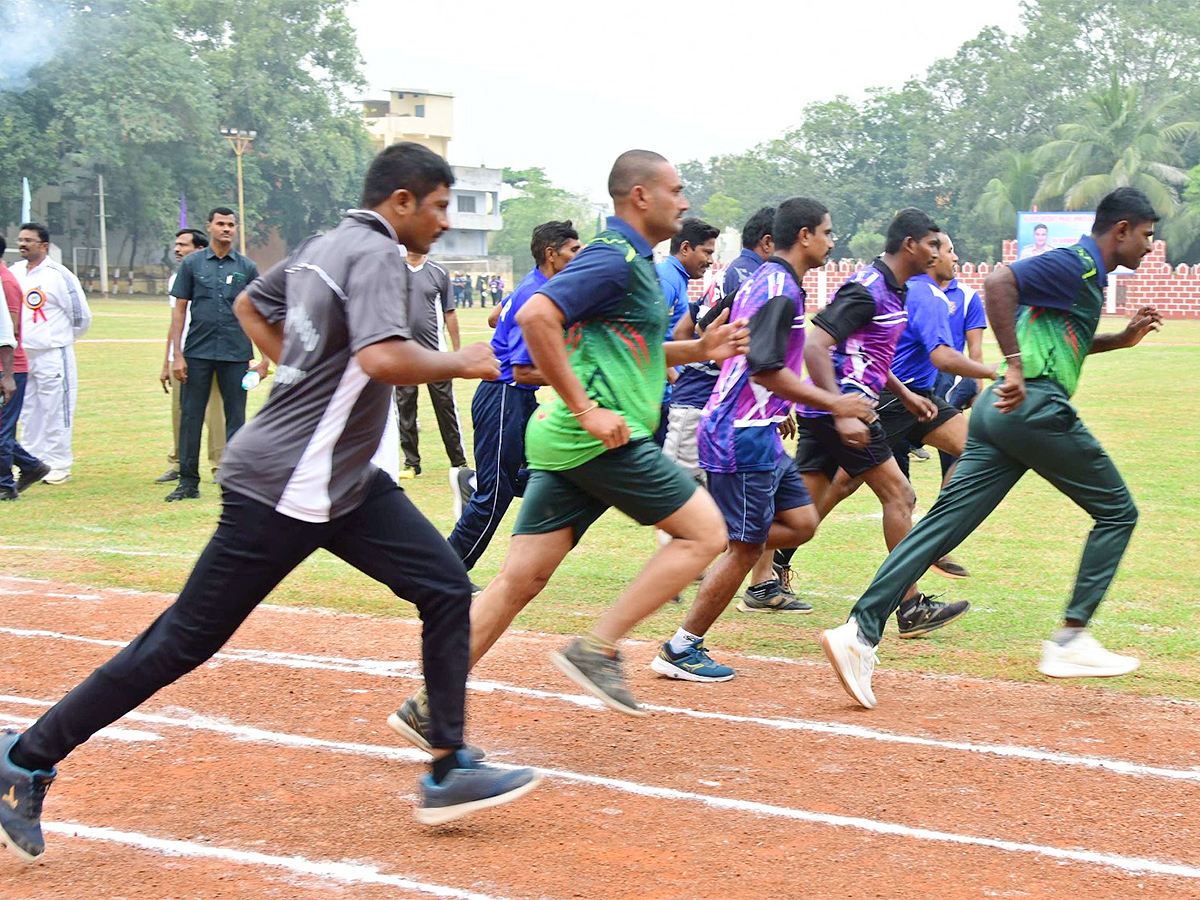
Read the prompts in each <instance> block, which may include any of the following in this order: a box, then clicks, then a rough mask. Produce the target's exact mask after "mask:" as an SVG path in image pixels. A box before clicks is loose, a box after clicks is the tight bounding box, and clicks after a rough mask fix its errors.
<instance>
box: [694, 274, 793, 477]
mask: <svg viewBox="0 0 1200 900" xmlns="http://www.w3.org/2000/svg"><path fill="white" fill-rule="evenodd" d="M731 318H735V319H740V318H746V319H749V320H750V348H749V350H748V351H747V352H746V355H745V356H734V357H732V358H730V359H727V360H725V362H724V363H723V364H722V365H721V374H720V376H719V377H718V378H717V384H716V387H715V388H714V389H713V392H712V396H711V397H709V400H708V404H707V405H706V406H705V407H704V411H703V412H702V413H701V414H700V425H699V427H698V428H697V430H696V443H697V448H698V451H699V456H700V466H701V468H703V469H704V470H705V471H708V472H771V471H774V470H775V467H776V465H777V464H778V462H779V460H780V459H781V458H782V456H783V442H782V441H781V440H780V439H779V423H780V422H782V421H783V420H784V419H785V418H787V415H788V413H789V412H791V409H792V404H791V402H790V401H788V400H784V399H783V398H782V397H777V396H775V395H774V394H772V393H771V392H770V391H769V390H767V389H766V388H765V387H763V386H762V385H760V384H758V383H756V382H755V381H754V380H753V379H752V378H751V376H752V375H755V374H757V373H759V372H767V371H772V370H778V369H782V368H784V367H787V368H789V369H791V370H792V371H793V372H795V373H796V374H797V375H799V374H800V372H801V367H802V366H803V364H804V288H802V287H801V286H800V283H799V280H798V279H797V278H796V273H795V271H794V270H793V269H792V267H791V266H789V265H788V264H787V263H786V262H784V261H783V260H781V259H778V258H777V257H772V258H771V259H769V260H768V261H767V262H766V263H764V264H763V265H762V266H761V267H759V268H758V270H757V271H755V272H754V274H753V275H751V276H750V278H749V280H747V281H745V282H743V284H742V286H741V288H740V289H739V290H738V292H737V295H736V296H735V297H734V300H733V309H732V312H731Z"/></svg>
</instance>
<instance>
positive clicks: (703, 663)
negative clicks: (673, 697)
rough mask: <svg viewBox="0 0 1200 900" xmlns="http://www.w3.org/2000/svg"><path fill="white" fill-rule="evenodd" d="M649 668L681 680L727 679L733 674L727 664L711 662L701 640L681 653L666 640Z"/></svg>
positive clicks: (711, 659)
mask: <svg viewBox="0 0 1200 900" xmlns="http://www.w3.org/2000/svg"><path fill="white" fill-rule="evenodd" d="M650 668H652V669H653V670H654V671H655V672H657V673H658V674H659V675H666V676H667V677H668V678H678V679H680V680H681V681H728V680H729V679H731V678H732V677H733V674H734V672H733V669H731V668H729V666H721V665H718V664H717V663H715V662H713V658H712V657H711V656H709V655H708V650H706V649H705V647H704V641H703V640H699V641H696V643H694V644H692V645H690V646H689V647H688V648H687V649H686V650H684V651H683V652H682V653H676V652H675V651H674V650H672V649H671V642H670V641H667V643H665V644H663V645H662V647H661V648H660V649H659V651H658V656H656V657H654V661H653V662H651V663H650Z"/></svg>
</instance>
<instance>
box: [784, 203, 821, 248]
mask: <svg viewBox="0 0 1200 900" xmlns="http://www.w3.org/2000/svg"><path fill="white" fill-rule="evenodd" d="M827 215H829V210H828V208H826V206H825V204H824V203H822V202H821V201H820V200H814V199H813V198H812V197H792V198H791V199H790V200H784V201H783V202H782V203H780V204H779V209H777V210H776V211H775V222H774V224H773V225H772V226H771V237H773V238H774V239H775V249H777V250H790V249H791V248H792V247H794V246H795V244H796V241H797V240H798V239H799V238H800V231H801V229H804V228H807V229H808V230H809V231H811V232H812V233H813V234H816V232H817V226H819V225H820V224H821V223H822V222H823V221H825V217H826V216H827Z"/></svg>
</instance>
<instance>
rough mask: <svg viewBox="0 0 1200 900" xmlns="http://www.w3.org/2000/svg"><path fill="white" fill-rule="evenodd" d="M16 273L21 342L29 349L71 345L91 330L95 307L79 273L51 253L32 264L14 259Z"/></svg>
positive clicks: (50, 348) (47, 348)
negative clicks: (18, 292)
mask: <svg viewBox="0 0 1200 900" xmlns="http://www.w3.org/2000/svg"><path fill="white" fill-rule="evenodd" d="M12 273H13V274H14V275H16V276H17V282H18V283H19V284H20V285H21V293H22V295H23V299H24V303H23V304H22V305H21V343H22V345H23V346H24V347H25V350H26V352H29V353H38V352H40V351H43V350H52V349H54V348H55V347H67V346H69V345H71V344H73V343H74V342H75V341H76V340H77V339H79V338H81V337H83V336H84V335H85V334H87V330H88V329H89V328H91V326H92V310H91V307H89V306H88V302H87V297H85V296H84V294H83V288H82V287H81V286H80V284H79V279H78V278H76V277H75V273H74V272H72V271H71V270H70V269H68V268H67V267H66V266H64V265H62V264H61V263H56V262H55V261H54V260H52V259H51V258H50V257H49V256H47V257H46V258H45V259H43V260H42V261H41V262H40V263H38V264H37V265H36V266H34V267H33V268H32V269H31V268H29V263H28V262H27V261H26V260H23V259H22V260H21V261H19V262H17V263H14V264H13V266H12Z"/></svg>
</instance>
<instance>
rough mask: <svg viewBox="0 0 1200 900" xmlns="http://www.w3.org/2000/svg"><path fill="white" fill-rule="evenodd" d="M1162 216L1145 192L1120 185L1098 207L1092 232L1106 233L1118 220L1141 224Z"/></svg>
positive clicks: (1155, 220) (1154, 220)
mask: <svg viewBox="0 0 1200 900" xmlns="http://www.w3.org/2000/svg"><path fill="white" fill-rule="evenodd" d="M1161 218H1162V216H1160V215H1159V214H1158V213H1157V212H1155V210H1154V204H1153V203H1151V202H1150V198H1149V197H1147V196H1146V195H1145V193H1144V192H1142V191H1140V190H1138V189H1137V188H1133V187H1119V188H1117V189H1116V190H1115V191H1113V192H1112V193H1111V194H1108V195H1107V196H1105V198H1104V199H1103V200H1101V201H1100V205H1099V206H1097V207H1096V220H1095V221H1094V222H1093V223H1092V234H1096V235H1100V234H1106V233H1107V232H1109V231H1111V230H1112V228H1113V226H1114V225H1116V224H1117V223H1118V222H1128V223H1129V224H1130V225H1140V224H1141V223H1142V222H1157V221H1158V220H1159V219H1161Z"/></svg>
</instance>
